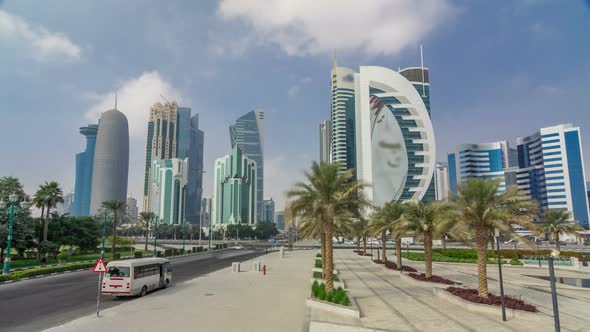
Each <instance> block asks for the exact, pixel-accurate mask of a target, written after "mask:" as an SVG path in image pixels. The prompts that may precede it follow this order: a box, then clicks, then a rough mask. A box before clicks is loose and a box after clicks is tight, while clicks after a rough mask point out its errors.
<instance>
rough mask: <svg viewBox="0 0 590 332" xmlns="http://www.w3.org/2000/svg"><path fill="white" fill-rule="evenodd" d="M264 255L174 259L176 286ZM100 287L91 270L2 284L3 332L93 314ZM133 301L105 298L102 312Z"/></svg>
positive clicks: (239, 252) (33, 328) (236, 253)
mask: <svg viewBox="0 0 590 332" xmlns="http://www.w3.org/2000/svg"><path fill="white" fill-rule="evenodd" d="M262 254H264V250H249V249H242V250H225V251H221V252H213V253H206V254H202V255H194V256H184V257H179V258H174V259H171V262H172V268H173V274H172V278H173V285H174V283H175V282H183V281H186V280H190V279H193V278H195V277H198V276H201V275H204V274H207V273H210V272H213V271H217V270H219V269H222V268H224V267H228V266H231V263H232V262H236V261H245V260H248V259H251V258H253V257H256V256H259V255H262ZM97 286H98V276H97V275H96V274H95V273H92V272H91V271H90V270H86V271H81V272H73V273H66V274H62V275H56V276H50V277H44V278H39V279H32V280H23V281H19V282H15V283H10V284H4V285H0V331H11V332H20V331H23V332H24V331H26V332H29V331H42V330H45V329H48V328H50V327H53V326H57V325H60V324H63V323H66V322H68V321H71V320H73V319H75V318H78V317H80V316H84V315H89V314H92V313H93V312H96V291H97ZM160 291H163V292H165V291H166V290H160ZM148 296H149V294H148ZM133 300H134V298H114V297H110V296H102V297H101V310H102V309H106V308H110V307H114V306H117V305H119V304H121V303H124V302H127V301H133Z"/></svg>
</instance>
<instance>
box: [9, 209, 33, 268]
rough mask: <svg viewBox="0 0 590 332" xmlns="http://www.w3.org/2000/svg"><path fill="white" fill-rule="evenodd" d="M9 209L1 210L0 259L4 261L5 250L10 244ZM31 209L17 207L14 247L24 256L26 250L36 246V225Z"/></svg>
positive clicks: (14, 225)
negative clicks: (31, 215)
mask: <svg viewBox="0 0 590 332" xmlns="http://www.w3.org/2000/svg"><path fill="white" fill-rule="evenodd" d="M9 218H10V215H9V213H8V211H0V261H1V262H4V250H5V249H6V246H7V244H8V241H7V240H8V223H9ZM34 223H35V222H34V220H33V218H31V217H30V212H29V210H20V209H18V210H17V209H15V211H14V219H13V229H12V249H13V250H16V251H17V252H18V254H19V256H22V255H23V253H24V252H25V250H27V249H31V248H34V247H35V246H36V243H35V226H34Z"/></svg>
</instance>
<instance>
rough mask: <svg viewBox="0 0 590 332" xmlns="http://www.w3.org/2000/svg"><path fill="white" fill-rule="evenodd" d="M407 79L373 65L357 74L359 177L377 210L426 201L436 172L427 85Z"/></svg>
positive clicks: (357, 157) (367, 196)
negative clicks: (389, 205) (398, 203)
mask: <svg viewBox="0 0 590 332" xmlns="http://www.w3.org/2000/svg"><path fill="white" fill-rule="evenodd" d="M421 71H424V72H425V73H426V77H427V74H428V72H427V69H425V68H424V69H421ZM407 76H408V73H405V72H401V73H398V72H396V71H393V70H391V69H388V68H384V67H376V66H361V67H360V72H359V73H355V79H354V82H355V102H356V107H355V110H356V111H355V118H356V128H355V130H356V159H357V178H358V179H359V180H361V181H363V182H365V183H367V184H369V185H370V186H367V187H366V188H365V189H364V193H365V195H366V198H367V199H368V200H369V201H371V202H372V203H373V205H374V206H376V207H381V206H383V205H384V204H385V203H387V202H391V201H406V200H410V199H418V200H422V199H425V195H426V194H427V192H428V191H429V188H431V183H432V181H433V175H434V170H435V169H436V160H435V157H436V151H435V141H434V130H433V128H432V121H431V120H430V114H429V109H428V107H427V105H426V103H425V100H426V101H427V100H429V99H428V98H427V97H428V96H427V95H426V90H427V89H428V82H427V80H425V79H424V78H423V77H424V76H422V75H420V76H422V77H421V78H422V79H421V81H422V82H420V83H419V84H417V83H416V82H414V81H417V79H416V80H414V79H411V77H410V78H407ZM410 79H411V80H412V81H410ZM416 85H418V86H419V87H420V88H421V90H423V93H422V94H423V95H424V96H421V94H420V92H419V91H418V89H417V87H416ZM431 191H432V189H431Z"/></svg>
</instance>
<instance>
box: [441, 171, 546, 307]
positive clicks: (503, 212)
mask: <svg viewBox="0 0 590 332" xmlns="http://www.w3.org/2000/svg"><path fill="white" fill-rule="evenodd" d="M500 183H501V180H500V179H481V178H469V179H467V181H466V182H465V183H464V184H463V185H460V186H458V194H457V195H456V196H454V197H452V199H451V204H452V206H453V207H454V210H455V211H454V213H455V215H454V216H451V219H452V218H454V219H455V220H456V221H458V223H457V226H455V227H458V228H460V229H462V230H464V231H465V232H470V233H472V234H473V235H475V243H476V247H477V279H478V286H477V290H478V294H479V296H481V297H485V298H487V297H488V294H489V292H488V280H487V260H488V259H487V253H486V249H487V243H488V241H489V239H490V236H491V235H492V233H493V232H494V229H499V230H500V231H501V232H503V233H509V234H515V230H514V229H513V227H512V225H519V226H523V227H526V228H529V229H534V228H535V226H534V225H533V224H532V220H533V218H534V217H535V216H536V215H537V211H538V207H537V203H536V202H534V201H532V200H531V199H530V198H529V197H528V196H526V195H525V194H524V193H522V192H520V191H519V190H518V188H517V187H516V186H511V187H508V188H507V189H506V191H505V192H503V193H500V192H499V189H500Z"/></svg>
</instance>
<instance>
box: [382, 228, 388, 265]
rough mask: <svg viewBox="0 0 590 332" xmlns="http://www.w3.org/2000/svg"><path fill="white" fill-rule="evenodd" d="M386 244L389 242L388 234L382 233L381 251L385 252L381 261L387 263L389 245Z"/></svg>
mask: <svg viewBox="0 0 590 332" xmlns="http://www.w3.org/2000/svg"><path fill="white" fill-rule="evenodd" d="M385 242H387V233H386V231H383V232H381V250H382V251H383V252H382V253H381V260H382V261H384V262H385V261H387V254H386V250H387V245H386V244H385Z"/></svg>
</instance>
